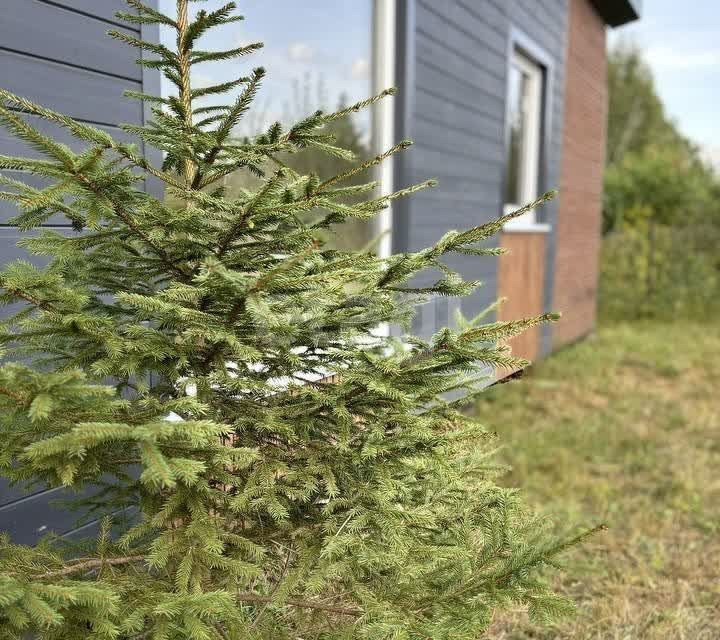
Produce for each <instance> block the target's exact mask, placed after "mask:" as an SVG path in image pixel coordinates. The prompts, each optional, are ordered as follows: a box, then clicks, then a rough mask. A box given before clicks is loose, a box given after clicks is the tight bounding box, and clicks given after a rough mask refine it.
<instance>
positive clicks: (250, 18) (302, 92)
mask: <svg viewBox="0 0 720 640" xmlns="http://www.w3.org/2000/svg"><path fill="white" fill-rule="evenodd" d="M223 4H225V2H224V1H222V0H210V1H209V2H203V3H197V4H194V5H191V6H192V7H193V8H194V11H197V10H198V9H200V8H202V9H205V10H209V11H211V10H213V9H216V8H218V7H219V6H222V5H223ZM238 5H239V6H240V10H239V11H238V13H240V14H241V15H243V16H245V20H244V21H243V22H240V23H237V22H236V23H232V24H230V25H226V26H224V27H218V28H216V29H214V30H213V31H212V36H211V41H207V40H206V41H204V42H200V45H199V46H200V47H201V48H207V49H225V48H227V49H230V48H233V47H237V46H239V45H242V44H248V43H250V42H256V41H262V42H264V43H265V48H264V49H262V50H260V51H259V52H257V53H254V54H253V55H252V56H249V57H247V58H241V59H239V60H238V61H233V62H220V63H217V64H206V65H200V66H199V67H198V68H197V70H196V71H195V75H194V77H193V84H194V85H195V86H201V85H203V84H211V83H215V82H224V81H227V80H231V79H234V78H236V77H238V76H243V75H247V74H248V72H249V70H250V69H251V68H252V67H255V66H263V67H265V69H266V71H267V76H266V79H265V81H264V83H263V87H262V89H261V91H260V93H259V95H258V98H257V101H256V103H255V109H254V110H253V116H252V117H250V118H249V120H248V122H246V123H245V127H246V128H247V130H248V132H249V131H252V130H254V131H257V128H258V127H260V126H263V125H265V124H268V123H269V122H273V121H275V120H281V121H288V120H292V121H296V120H299V119H300V118H302V117H303V116H305V115H306V114H307V113H308V112H311V111H313V110H315V109H318V108H323V109H330V108H333V107H335V106H336V105H337V103H338V100H339V98H340V94H341V93H345V94H346V96H347V100H348V101H349V102H355V101H357V100H362V99H364V98H366V97H368V96H369V95H370V51H371V42H370V37H371V7H372V2H370V0H331V1H329V0H302V1H299V0H242V2H238ZM160 6H161V8H162V9H163V10H164V11H165V12H166V13H168V14H169V15H174V13H175V2H174V0H161V2H160ZM168 37H170V34H169V32H167V33H163V40H166V39H167V38H168ZM308 74H309V75H308ZM306 94H307V95H306ZM221 102H222V103H225V102H228V100H227V98H222V99H221ZM366 113H367V112H366ZM361 118H365V120H367V115H365V116H361ZM358 124H359V125H360V126H361V127H362V128H363V129H365V130H367V126H368V122H367V121H365V122H363V121H359V122H358ZM241 129H242V127H241Z"/></svg>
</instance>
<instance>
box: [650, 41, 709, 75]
mask: <svg viewBox="0 0 720 640" xmlns="http://www.w3.org/2000/svg"><path fill="white" fill-rule="evenodd" d="M646 58H647V60H648V62H649V63H650V66H651V67H653V68H654V69H667V70H671V71H692V70H694V69H704V68H707V67H714V66H717V65H720V49H708V50H704V51H682V50H678V49H674V48H671V47H666V46H657V47H650V48H649V49H648V50H647V54H646Z"/></svg>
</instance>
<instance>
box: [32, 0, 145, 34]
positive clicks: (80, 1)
mask: <svg viewBox="0 0 720 640" xmlns="http://www.w3.org/2000/svg"><path fill="white" fill-rule="evenodd" d="M42 1H43V2H44V3H45V4H54V5H59V6H61V7H65V8H66V9H72V10H73V11H80V12H82V13H86V14H88V15H91V16H95V17H96V18H101V19H102V20H106V21H108V22H113V23H118V24H123V25H125V24H127V23H125V22H122V21H121V20H119V19H118V18H116V17H115V12H116V11H125V12H129V11H131V9H130V8H129V7H128V5H127V4H126V3H125V2H124V0H42ZM146 4H148V5H150V6H151V7H157V1H156V0H150V1H149V2H146ZM136 30H137V31H139V29H136Z"/></svg>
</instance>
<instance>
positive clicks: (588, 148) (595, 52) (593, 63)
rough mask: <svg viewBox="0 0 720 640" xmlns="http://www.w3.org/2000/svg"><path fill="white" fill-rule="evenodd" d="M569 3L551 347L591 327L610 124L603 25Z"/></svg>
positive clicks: (581, 5)
mask: <svg viewBox="0 0 720 640" xmlns="http://www.w3.org/2000/svg"><path fill="white" fill-rule="evenodd" d="M569 5H570V18H569V21H568V40H567V43H568V44H567V57H566V62H565V64H566V67H565V122H564V130H563V151H562V168H561V173H560V185H559V186H560V202H559V208H558V217H557V230H556V233H557V237H556V243H557V245H556V246H557V249H556V257H555V275H554V290H553V309H556V310H558V311H561V312H562V313H563V319H562V320H561V321H560V322H559V323H557V324H556V325H554V327H553V347H559V346H561V345H563V344H568V343H570V342H573V341H574V340H577V339H578V338H581V337H582V336H584V335H586V334H587V333H589V332H590V331H592V330H593V328H594V326H595V315H596V307H597V280H598V253H599V250H600V224H601V207H602V176H603V166H604V162H605V137H606V125H607V59H606V50H605V24H604V22H603V20H602V19H601V18H600V16H599V15H598V14H597V13H596V11H595V9H593V7H592V5H591V4H590V1H589V0H570V2H569Z"/></svg>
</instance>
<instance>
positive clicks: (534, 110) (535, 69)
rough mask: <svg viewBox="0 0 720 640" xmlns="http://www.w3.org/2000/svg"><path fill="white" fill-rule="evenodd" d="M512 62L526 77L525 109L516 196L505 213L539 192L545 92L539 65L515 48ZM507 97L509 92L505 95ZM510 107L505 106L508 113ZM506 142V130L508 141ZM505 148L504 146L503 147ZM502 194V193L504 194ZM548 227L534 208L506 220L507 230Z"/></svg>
mask: <svg viewBox="0 0 720 640" xmlns="http://www.w3.org/2000/svg"><path fill="white" fill-rule="evenodd" d="M510 64H511V66H514V67H516V68H517V69H518V70H519V71H520V72H521V73H522V74H523V75H525V76H526V77H527V78H528V81H529V84H528V94H527V101H528V104H527V105H526V106H527V109H526V111H525V122H524V123H523V124H524V126H523V131H524V132H526V135H525V137H524V138H525V139H524V140H523V141H522V145H521V156H520V167H519V175H520V178H519V181H520V184H519V198H518V199H519V200H520V202H505V203H504V206H503V213H505V214H507V213H510V212H512V211H515V210H516V209H519V208H520V207H522V206H524V205H526V204H528V203H529V202H532V201H533V200H535V199H536V198H537V197H538V195H539V189H538V186H539V176H540V161H541V153H540V152H541V139H542V113H543V97H544V93H545V73H544V71H543V67H542V65H540V64H539V63H537V62H536V61H535V60H533V59H532V58H530V57H529V56H527V55H525V54H524V53H522V52H521V51H519V50H518V49H515V50H514V51H513V53H512V59H511V61H510ZM508 97H509V96H508ZM509 113H510V108H509V107H508V114H509ZM508 127H509V123H508ZM507 143H508V144H509V132H508V141H507ZM506 151H507V149H506ZM504 195H505V194H504V193H503V196H504ZM549 229H550V227H549V225H546V224H541V223H539V222H538V221H537V217H536V213H535V211H528V212H527V213H525V214H523V215H522V216H520V217H518V218H514V219H513V220H510V221H509V222H507V223H506V224H505V230H506V231H549Z"/></svg>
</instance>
